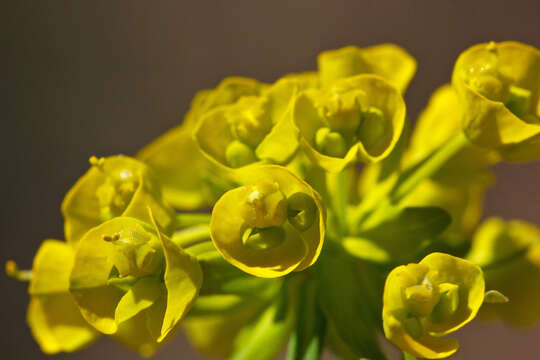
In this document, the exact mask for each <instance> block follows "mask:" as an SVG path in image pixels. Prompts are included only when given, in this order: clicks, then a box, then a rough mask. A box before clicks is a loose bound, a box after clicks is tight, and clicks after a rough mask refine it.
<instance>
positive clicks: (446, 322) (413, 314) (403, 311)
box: [383, 253, 484, 359]
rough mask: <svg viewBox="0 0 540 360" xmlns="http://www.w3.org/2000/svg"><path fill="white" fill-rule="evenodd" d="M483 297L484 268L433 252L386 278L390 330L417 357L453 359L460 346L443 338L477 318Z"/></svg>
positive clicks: (385, 306) (385, 317)
mask: <svg viewBox="0 0 540 360" xmlns="http://www.w3.org/2000/svg"><path fill="white" fill-rule="evenodd" d="M483 301H484V277H483V274H482V270H481V269H480V268H479V267H478V266H476V265H474V264H473V263H471V262H469V261H466V260H463V259H460V258H457V257H454V256H451V255H447V254H443V253H432V254H430V255H428V256H426V257H425V258H424V259H422V260H421V261H420V262H419V263H418V264H409V265H402V266H398V267H397V268H395V269H394V270H392V272H391V273H390V274H389V275H388V277H387V278H386V284H385V286H384V295H383V325H384V333H385V335H386V337H387V338H388V339H389V340H390V341H392V342H393V343H394V344H395V345H397V346H398V347H399V348H400V349H402V350H403V351H406V352H408V353H409V354H411V355H414V356H417V357H421V358H428V359H439V358H444V357H448V356H450V355H452V354H453V353H454V352H455V351H456V350H457V349H458V347H459V344H458V341H457V340H456V339H452V338H445V337H443V336H444V335H447V334H449V333H452V332H454V331H456V330H457V329H459V328H460V327H462V326H463V325H465V324H466V323H468V322H469V321H471V320H472V319H473V318H474V317H475V316H476V313H477V312H478V310H479V309H480V306H481V305H482V303H483Z"/></svg>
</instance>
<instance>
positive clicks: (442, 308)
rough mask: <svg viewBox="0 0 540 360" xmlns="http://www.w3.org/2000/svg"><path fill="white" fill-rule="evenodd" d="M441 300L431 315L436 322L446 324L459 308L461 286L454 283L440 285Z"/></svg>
mask: <svg viewBox="0 0 540 360" xmlns="http://www.w3.org/2000/svg"><path fill="white" fill-rule="evenodd" d="M439 292H440V294H441V296H440V300H439V302H438V303H437V305H436V306H435V308H434V309H433V312H432V313H431V319H432V321H434V322H444V321H446V320H447V319H449V318H450V317H451V316H452V315H454V314H455V313H456V311H457V310H458V308H459V286H458V285H456V284H452V283H442V284H439Z"/></svg>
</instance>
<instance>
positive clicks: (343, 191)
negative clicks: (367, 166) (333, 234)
mask: <svg viewBox="0 0 540 360" xmlns="http://www.w3.org/2000/svg"><path fill="white" fill-rule="evenodd" d="M351 171H352V168H346V169H344V170H343V171H341V172H340V173H337V174H327V177H326V181H327V187H328V193H329V197H330V205H331V207H332V213H333V215H334V218H335V223H336V224H337V226H338V228H339V233H340V234H341V235H346V234H347V233H348V226H347V204H348V202H349V190H350V181H351V180H350V176H351Z"/></svg>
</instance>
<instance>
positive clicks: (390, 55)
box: [318, 44, 416, 92]
mask: <svg viewBox="0 0 540 360" xmlns="http://www.w3.org/2000/svg"><path fill="white" fill-rule="evenodd" d="M318 64H319V75H320V78H321V83H322V85H328V84H330V83H332V82H334V81H336V80H338V79H342V78H346V77H351V76H355V75H360V74H375V75H379V76H381V77H383V78H385V79H386V80H387V81H388V82H390V83H391V84H392V85H394V86H395V87H397V88H398V89H399V90H400V91H401V92H405V90H406V89H407V86H408V85H409V82H410V81H411V79H412V77H413V76H414V73H415V72H416V60H415V59H414V58H413V57H412V56H411V55H409V53H407V52H406V51H405V50H404V49H403V48H401V47H399V46H397V45H394V44H381V45H376V46H371V47H367V48H358V47H356V46H347V47H344V48H341V49H337V50H328V51H324V52H322V53H321V54H319V57H318Z"/></svg>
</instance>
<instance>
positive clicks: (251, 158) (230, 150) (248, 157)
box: [225, 140, 257, 168]
mask: <svg viewBox="0 0 540 360" xmlns="http://www.w3.org/2000/svg"><path fill="white" fill-rule="evenodd" d="M225 159H226V160H227V164H228V165H229V166H230V167H232V168H239V167H242V166H246V165H248V164H251V163H253V162H255V161H256V160H257V158H256V157H255V153H254V152H253V149H252V148H250V147H249V146H248V145H246V144H244V143H243V142H241V141H239V140H233V141H232V142H231V143H230V144H229V145H228V146H227V149H226V150H225Z"/></svg>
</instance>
